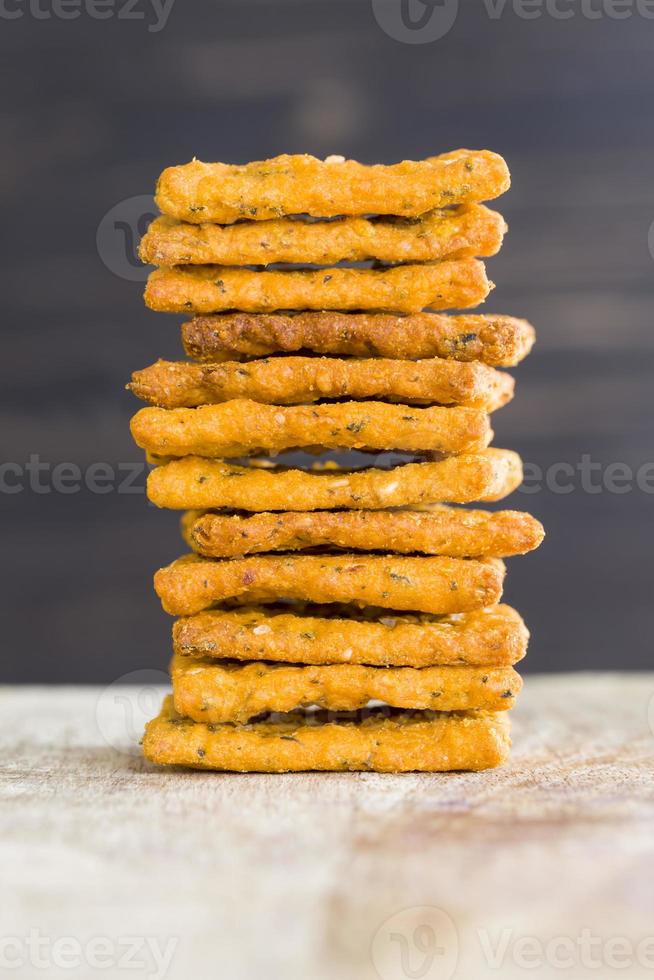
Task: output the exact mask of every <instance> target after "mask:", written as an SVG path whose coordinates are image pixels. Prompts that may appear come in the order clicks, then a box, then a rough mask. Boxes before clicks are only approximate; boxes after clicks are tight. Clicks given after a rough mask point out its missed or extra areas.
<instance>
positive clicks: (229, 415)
mask: <svg viewBox="0 0 654 980" xmlns="http://www.w3.org/2000/svg"><path fill="white" fill-rule="evenodd" d="M130 427H131V431H132V436H133V438H134V441H135V442H136V444H137V445H138V446H140V447H141V448H142V449H146V450H148V452H152V453H156V454H159V455H162V456H190V455H197V456H205V457H223V456H227V457H230V456H231V457H235V456H248V455H256V454H257V453H260V452H265V453H272V454H274V453H279V452H283V451H284V450H286V449H295V448H304V447H311V446H320V447H322V448H327V449H338V448H346V449H374V450H386V449H393V450H399V451H406V452H422V451H431V452H442V453H462V452H475V451H476V450H479V449H484V448H485V447H486V446H487V445H488V443H489V442H490V440H491V437H492V431H491V429H490V425H489V420H488V415H487V414H486V413H485V412H483V411H482V410H480V409H476V408H459V407H455V408H450V407H447V408H444V407H440V406H437V407H434V408H413V407H410V406H408V405H388V404H386V403H384V402H333V403H326V404H320V405H292V406H284V405H262V404H260V403H259V402H255V401H252V400H251V399H245V398H242V399H241V398H239V399H234V400H232V401H229V402H222V403H221V404H218V405H201V406H200V407H199V408H170V409H167V408H142V409H141V410H140V411H139V412H137V413H136V415H134V416H133V418H132V420H131V424H130Z"/></svg>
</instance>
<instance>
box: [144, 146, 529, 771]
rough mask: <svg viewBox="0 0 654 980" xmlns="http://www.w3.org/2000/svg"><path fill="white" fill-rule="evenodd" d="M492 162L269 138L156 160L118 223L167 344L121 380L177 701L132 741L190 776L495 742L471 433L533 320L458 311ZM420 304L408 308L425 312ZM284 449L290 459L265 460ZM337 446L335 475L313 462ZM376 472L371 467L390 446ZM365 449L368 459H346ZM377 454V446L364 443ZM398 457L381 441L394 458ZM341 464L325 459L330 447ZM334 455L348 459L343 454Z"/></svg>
mask: <svg viewBox="0 0 654 980" xmlns="http://www.w3.org/2000/svg"><path fill="white" fill-rule="evenodd" d="M509 182H510V181H509V173H508V169H507V167H506V164H505V162H504V160H503V159H502V158H501V157H500V156H498V155H496V154H494V153H490V152H488V151H481V152H477V151H474V152H473V151H468V150H459V151H457V152H455V153H449V154H445V155H443V156H437V157H432V158H430V159H427V160H424V161H420V162H404V163H400V164H397V165H394V166H363V165H362V164H359V163H356V162H354V161H351V160H347V161H346V160H344V159H343V158H342V157H330V158H328V159H327V160H325V161H321V160H317V159H315V158H313V157H310V156H281V157H276V158H275V159H272V160H267V161H263V162H258V163H250V164H247V165H246V166H228V165H225V164H205V163H201V162H199V161H197V160H194V161H193V162H192V163H189V164H187V165H185V166H178V167H172V168H170V169H168V170H166V171H164V173H163V174H162V175H161V177H160V179H159V183H158V187H157V197H156V200H157V204H158V206H159V208H160V210H161V211H162V212H163V214H162V216H161V217H159V218H157V219H156V220H155V221H154V222H153V223H152V225H151V226H150V228H149V229H148V231H147V233H146V235H145V237H144V239H143V241H142V243H141V257H142V259H143V260H144V261H145V262H147V263H151V264H153V265H156V266H158V268H157V269H156V270H155V271H154V272H152V273H151V275H150V278H149V281H148V284H147V288H146V293H145V299H146V303H147V305H148V306H149V307H150V308H151V309H153V310H159V311H162V312H169V313H184V314H188V315H189V316H190V317H191V319H189V320H188V321H187V322H186V323H184V324H183V326H182V341H183V345H184V349H185V352H186V354H187V355H188V357H189V358H190V360H187V361H180V362H167V361H158V362H157V363H156V364H154V365H152V366H151V367H148V368H146V369H145V370H142V371H137V372H135V374H134V375H133V378H132V382H131V385H130V387H131V390H132V391H133V392H134V394H135V395H137V396H138V397H139V398H141V399H143V400H144V401H146V402H148V403H149V405H150V407H146V408H143V409H141V411H139V412H138V413H137V414H136V415H135V416H134V418H133V419H132V433H133V436H134V439H135V440H136V442H137V444H138V445H139V446H141V447H142V448H143V449H145V450H146V452H147V454H148V458H149V459H150V461H151V462H152V463H153V464H155V465H154V469H153V470H152V472H151V474H150V476H149V480H148V496H149V498H150V500H151V501H153V502H154V503H155V504H157V505H158V506H160V507H169V508H176V509H180V510H183V511H184V512H185V513H184V515H183V519H182V533H183V537H184V539H185V541H186V543H187V545H188V547H189V548H190V550H191V553H190V554H187V555H184V556H183V557H181V558H179V559H178V560H177V561H175V562H173V564H171V565H169V566H168V567H167V568H163V569H161V570H160V571H158V572H157V574H156V576H155V589H156V591H157V594H158V595H159V597H160V598H161V601H162V604H163V607H164V609H165V610H166V611H167V612H168V613H171V614H172V615H174V616H176V617H179V618H178V619H177V620H176V622H175V624H174V628H173V647H174V656H173V660H172V664H171V676H172V686H173V694H172V697H168V698H166V700H165V702H164V705H163V708H162V711H161V714H160V715H159V717H158V718H156V719H154V720H153V721H152V722H150V723H149V724H148V726H147V729H146V734H145V737H144V741H143V746H144V751H145V754H146V756H147V757H148V758H149V759H151V760H152V761H154V762H157V763H162V764H181V765H185V766H193V767H198V768H203V769H222V770H238V771H241V772H245V771H266V772H282V771H292V770H309V769H318V770H376V771H380V772H401V771H409V770H423V771H432V772H434V771H445V770H453V769H485V768H488V767H491V766H495V765H498V764H499V763H501V762H502V761H504V760H505V759H506V757H507V754H508V751H509V746H510V738H509V723H508V720H507V709H509V708H511V707H512V706H513V704H514V702H515V699H516V696H517V694H518V692H519V691H520V687H521V680H520V677H519V675H518V674H517V673H516V671H515V669H514V666H513V665H514V664H515V663H516V662H517V661H519V660H520V659H521V658H522V657H523V656H524V654H525V652H526V647H527V641H528V632H527V629H526V627H525V625H524V623H523V621H522V619H521V617H520V616H519V615H518V613H517V612H516V611H515V610H513V609H511V608H510V607H509V606H507V605H502V604H499V603H500V598H501V595H502V586H503V580H504V574H505V566H504V563H503V561H502V559H503V558H506V557H509V556H512V555H518V554H523V553H525V552H527V551H529V550H531V549H533V548H535V547H537V546H538V544H539V543H540V541H541V539H542V536H543V529H542V527H541V525H540V524H539V523H538V521H536V520H535V519H534V518H533V517H531V516H530V515H528V514H525V513H520V512H515V511H509V510H504V511H502V510H499V511H489V510H481V509H467V508H464V507H462V506H452V505H462V504H468V503H470V502H473V501H497V500H500V499H502V498H503V497H505V496H506V495H507V494H509V493H510V492H511V491H512V490H514V489H515V488H516V487H517V486H518V485H519V483H520V482H521V478H522V472H521V461H520V458H519V457H518V456H517V454H516V453H514V452H510V451H508V450H504V449H489V448H488V447H489V444H490V442H491V438H492V430H491V427H490V413H492V412H493V411H495V410H496V409H499V408H501V406H502V405H504V404H506V403H507V402H508V401H509V400H510V399H511V398H512V396H513V387H514V385H513V379H512V378H511V376H510V375H508V374H506V373H505V372H503V371H499V370H497V369H498V368H502V367H508V366H512V365H515V364H517V363H518V362H519V361H520V360H521V359H522V358H523V357H525V355H526V354H528V352H529V350H530V348H531V346H532V344H533V341H534V331H533V328H532V327H531V326H530V325H529V324H528V323H526V322H525V321H523V320H518V319H514V318H512V317H508V316H481V315H471V314H459V315H444V314H443V313H441V312H439V311H442V310H450V309H459V310H461V309H468V308H471V307H474V306H476V305H477V304H479V303H481V302H482V301H483V300H484V299H485V298H486V296H487V295H488V293H489V291H490V289H491V288H492V284H491V283H490V282H489V281H488V279H487V277H486V272H485V268H484V264H483V262H481V261H480V257H486V256H491V255H494V254H495V253H496V252H497V251H498V250H499V248H500V247H501V244H502V239H503V235H504V233H505V231H506V226H505V223H504V220H503V218H502V217H501V215H499V214H498V213H497V212H495V211H492V210H490V209H489V208H487V207H485V206H484V205H483V204H481V203H480V202H481V201H484V200H490V199H493V198H496V197H497V196H498V195H500V194H501V193H503V192H504V191H505V190H507V188H508V187H509ZM425 308H428V310H429V312H425ZM297 450H303V451H304V453H305V454H312V455H309V456H307V457H306V458H307V462H306V464H305V465H298V464H297V463H295V464H294V465H293V463H292V461H291V463H290V464H287V465H284V458H283V457H282V459H281V460H275V459H274V457H275V456H277V455H278V454H283V453H286V452H288V451H294V452H296V451H297ZM343 450H357V451H358V458H357V460H356V461H355V462H356V463H360V461H361V460H364V463H367V465H363V466H361V465H355V463H354V462H353V463H352V465H351V466H350V468H347V467H344V466H343V465H339V464H337V463H336V462H335V461H334V460H333V459H331V458H329V459H327V461H325V459H324V457H323V458H322V459H321V458H320V454H324V453H327V452H329V451H331V452H333V451H343ZM389 452H391V453H395V454H397V453H401V454H403V455H402V456H401V457H399V458H398V457H397V456H395V457H391V462H393V463H394V464H395V465H391V466H389V465H387V460H388V457H387V456H384V454H386V453H389ZM364 454H368V455H364ZM370 454H374V455H372V456H371V455H370ZM398 459H399V461H398ZM339 462H340V457H339ZM348 462H351V461H350V460H348Z"/></svg>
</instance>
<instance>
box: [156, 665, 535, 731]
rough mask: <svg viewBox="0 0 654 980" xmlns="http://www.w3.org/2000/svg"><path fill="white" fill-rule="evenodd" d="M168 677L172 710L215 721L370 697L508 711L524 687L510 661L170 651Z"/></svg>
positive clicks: (340, 707) (346, 707)
mask: <svg viewBox="0 0 654 980" xmlns="http://www.w3.org/2000/svg"><path fill="white" fill-rule="evenodd" d="M170 675H171V679H172V683H173V699H174V703H175V710H176V711H178V712H179V714H180V715H184V716H185V717H187V718H192V719H193V721H200V722H205V723H211V724H218V725H220V724H224V723H226V722H231V723H236V724H243V723H245V722H247V721H249V720H250V719H251V718H254V717H256V716H257V715H260V714H264V713H267V712H271V711H273V712H288V711H295V710H296V709H297V708H306V707H311V706H317V707H320V708H325V709H327V710H328V711H356V710H357V709H359V708H364V707H365V706H366V705H367V704H368V702H369V701H381V702H383V703H384V704H387V705H390V706H391V707H393V708H413V709H423V710H432V711H470V710H477V709H483V710H486V711H506V710H508V709H509V708H512V707H513V705H514V703H515V699H516V697H517V695H518V694H519V692H520V689H521V687H522V679H521V677H520V675H519V674H518V673H516V671H515V670H514V669H513V668H512V667H422V668H415V667H388V668H386V667H368V666H363V665H361V664H331V665H329V666H291V665H289V664H279V663H277V664H275V663H265V662H262V661H255V662H254V663H245V664H244V663H235V662H233V661H215V660H192V659H191V658H189V657H180V656H175V657H174V658H173V661H172V663H171V666H170Z"/></svg>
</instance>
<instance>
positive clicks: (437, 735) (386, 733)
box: [142, 697, 511, 772]
mask: <svg viewBox="0 0 654 980" xmlns="http://www.w3.org/2000/svg"><path fill="white" fill-rule="evenodd" d="M362 715H363V717H362V718H361V720H349V719H350V718H351V716H350V715H345V719H342V717H341V716H339V715H337V714H335V713H334V714H331V715H330V714H329V713H324V712H316V713H312V712H295V713H291V714H288V715H282V716H275V715H273V716H272V717H269V718H266V719H265V720H263V721H259V722H255V723H253V724H249V725H204V724H200V723H198V722H194V721H191V720H190V719H188V718H183V717H182V716H181V715H179V714H177V712H176V711H175V709H174V707H173V699H172V697H167V698H166V699H165V701H164V703H163V706H162V709H161V713H160V714H159V716H158V717H157V718H155V719H153V720H152V721H151V722H149V723H148V724H147V726H146V729H145V734H144V736H143V742H142V744H143V753H144V755H145V757H146V758H147V759H149V760H150V762H154V763H157V764H159V765H179V766H190V767H192V768H194V769H218V770H232V771H236V772H300V771H305V770H312V769H318V770H326V771H334V770H340V771H350V772H355V771H357V770H368V771H374V772H412V771H418V772H420V771H422V772H446V771H450V770H457V769H461V770H465V769H469V770H481V769H489V768H492V767H493V766H498V765H501V763H503V762H505V761H506V759H507V757H508V754H509V750H510V747H511V738H510V731H511V726H510V721H509V716H508V714H507V713H506V712H505V711H502V712H484V711H471V712H459V713H457V712H454V713H451V712H450V713H448V712H434V711H427V712H425V711H417V712H413V711H392V709H386V710H382V709H378V710H377V711H367V712H364V713H362ZM346 719H347V720H346Z"/></svg>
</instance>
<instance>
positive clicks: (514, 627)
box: [173, 604, 529, 667]
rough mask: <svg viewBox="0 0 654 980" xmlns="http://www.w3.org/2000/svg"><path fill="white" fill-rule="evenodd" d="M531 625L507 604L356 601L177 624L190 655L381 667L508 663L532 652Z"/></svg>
mask: <svg viewBox="0 0 654 980" xmlns="http://www.w3.org/2000/svg"><path fill="white" fill-rule="evenodd" d="M528 642H529V631H528V629H527V627H526V626H525V624H524V622H523V620H522V618H521V616H520V615H519V613H517V612H516V610H515V609H512V608H511V606H506V605H504V604H501V605H497V606H490V607H487V608H485V609H479V610H475V611H473V612H467V613H454V614H452V615H449V616H434V615H431V614H429V613H412V614H411V613H397V612H393V613H389V612H386V611H385V610H381V609H374V608H370V607H369V608H366V609H363V610H359V609H356V608H354V607H353V606H338V605H332V606H306V605H303V604H294V605H292V606H279V607H277V606H266V607H246V608H241V609H208V610H206V611H204V612H200V613H197V614H196V615H194V616H188V617H185V618H183V619H178V620H177V621H176V622H175V623H174V625H173V647H174V650H175V653H177V654H180V655H182V656H186V657H211V658H217V659H225V658H232V659H236V660H271V661H281V662H286V663H296V664H297V663H299V664H338V663H352V664H371V665H373V666H377V667H431V666H438V665H441V666H457V665H468V666H471V667H474V666H479V667H490V666H497V667H501V666H508V665H511V664H514V663H517V662H518V661H519V660H522V658H523V657H524V655H525V653H526V652H527V644H528Z"/></svg>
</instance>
